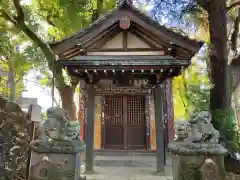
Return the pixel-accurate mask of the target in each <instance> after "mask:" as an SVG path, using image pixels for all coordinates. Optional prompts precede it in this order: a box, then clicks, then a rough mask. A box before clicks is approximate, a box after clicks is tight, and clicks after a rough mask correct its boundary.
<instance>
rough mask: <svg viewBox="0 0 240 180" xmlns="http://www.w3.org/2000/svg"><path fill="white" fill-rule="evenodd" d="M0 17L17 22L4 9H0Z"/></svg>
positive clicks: (13, 22)
mask: <svg viewBox="0 0 240 180" xmlns="http://www.w3.org/2000/svg"><path fill="white" fill-rule="evenodd" d="M0 17H3V18H4V19H5V20H7V21H9V22H11V23H12V24H14V25H15V24H17V21H16V20H15V19H13V18H12V17H11V16H10V15H9V14H8V13H7V12H6V11H5V10H3V9H1V10H0Z"/></svg>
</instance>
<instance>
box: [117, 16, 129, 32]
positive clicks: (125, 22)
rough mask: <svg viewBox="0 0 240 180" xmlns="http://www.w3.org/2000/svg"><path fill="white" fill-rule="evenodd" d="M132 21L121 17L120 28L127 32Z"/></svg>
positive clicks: (126, 17)
mask: <svg viewBox="0 0 240 180" xmlns="http://www.w3.org/2000/svg"><path fill="white" fill-rule="evenodd" d="M130 24H131V21H130V18H129V17H128V16H123V17H121V19H120V20H119V26H120V28H122V29H123V30H126V29H128V28H129V27H130Z"/></svg>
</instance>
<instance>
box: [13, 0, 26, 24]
mask: <svg viewBox="0 0 240 180" xmlns="http://www.w3.org/2000/svg"><path fill="white" fill-rule="evenodd" d="M12 2H13V5H14V7H15V9H16V11H17V17H16V21H17V22H18V23H24V13H23V9H22V7H21V5H20V0H12Z"/></svg>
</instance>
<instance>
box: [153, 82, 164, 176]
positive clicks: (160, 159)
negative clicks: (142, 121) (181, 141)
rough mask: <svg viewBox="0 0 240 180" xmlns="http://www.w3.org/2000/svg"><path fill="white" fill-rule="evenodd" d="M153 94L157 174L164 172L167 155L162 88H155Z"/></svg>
mask: <svg viewBox="0 0 240 180" xmlns="http://www.w3.org/2000/svg"><path fill="white" fill-rule="evenodd" d="M153 93H154V105H155V126H156V158H157V172H164V166H165V161H166V159H165V156H166V155H165V145H164V122H163V105H162V103H163V102H162V100H163V98H162V96H163V90H162V87H157V88H154V89H153Z"/></svg>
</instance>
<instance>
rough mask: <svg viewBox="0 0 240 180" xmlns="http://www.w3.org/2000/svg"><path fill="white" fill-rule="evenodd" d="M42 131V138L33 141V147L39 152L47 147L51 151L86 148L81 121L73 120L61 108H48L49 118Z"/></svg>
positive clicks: (41, 128) (76, 150)
mask: <svg viewBox="0 0 240 180" xmlns="http://www.w3.org/2000/svg"><path fill="white" fill-rule="evenodd" d="M40 131H41V135H40V138H39V139H38V140H35V141H33V142H31V147H32V149H33V150H35V151H37V152H41V151H46V149H48V150H49V152H52V151H54V152H55V151H59V152H62V153H64V152H65V151H66V152H69V151H71V152H72V151H73V152H82V151H83V150H84V149H85V144H84V143H83V141H82V140H80V136H79V133H80V125H79V123H78V122H75V121H71V120H70V119H69V118H68V116H67V113H66V112H65V111H64V110H63V109H61V108H58V107H51V108H49V109H48V110H47V119H46V120H45V121H43V123H42V125H41V126H40Z"/></svg>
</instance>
